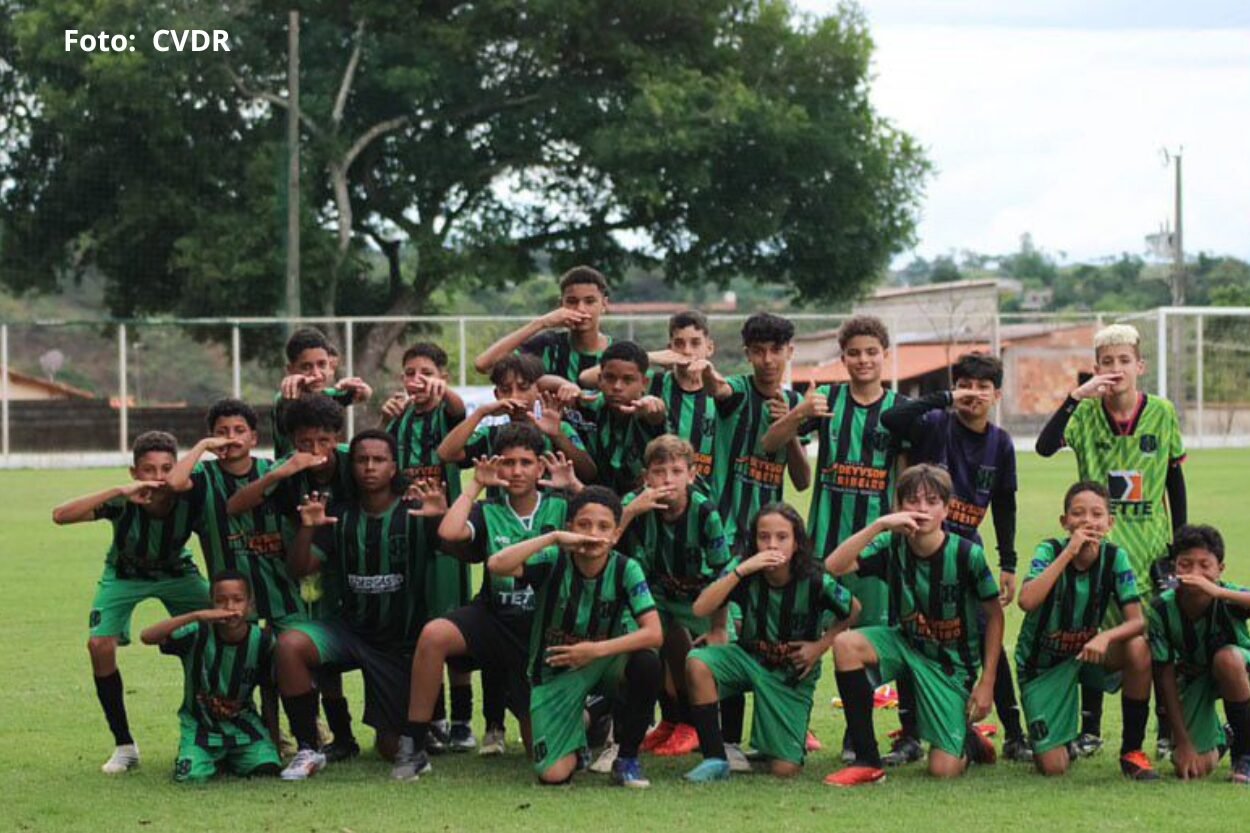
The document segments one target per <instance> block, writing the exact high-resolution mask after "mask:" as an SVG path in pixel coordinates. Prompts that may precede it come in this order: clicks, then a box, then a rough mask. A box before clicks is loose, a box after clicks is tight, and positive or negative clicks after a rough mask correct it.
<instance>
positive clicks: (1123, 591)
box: [1016, 538, 1141, 680]
mask: <svg viewBox="0 0 1250 833" xmlns="http://www.w3.org/2000/svg"><path fill="white" fill-rule="evenodd" d="M1068 540H1069V539H1067V538H1064V539H1063V540H1059V539H1055V538H1052V539H1050V540H1048V541H1043V542H1042V543H1040V544H1038V545H1037V551H1036V552H1035V553H1034V554H1033V562H1032V564H1031V565H1030V567H1029V574H1028V576H1027V577H1026V578H1025V579H1024V583H1025V584H1028V583H1029V582H1030V581H1033V580H1034V579H1036V578H1037V577H1038V576H1040V575H1041V574H1042V573H1044V572H1045V571H1046V568H1047V567H1049V566H1050V565H1051V564H1053V563H1054V562H1055V559H1057V558H1058V557H1059V554H1060V553H1062V552H1063V550H1064V548H1065V547H1067V546H1068ZM1113 599H1114V600H1115V602H1116V604H1118V605H1119V606H1120V607H1121V608H1123V607H1124V606H1125V605H1129V604H1132V603H1133V602H1138V601H1140V600H1141V597H1140V595H1139V594H1138V592H1137V579H1136V577H1135V576H1134V575H1133V565H1132V564H1130V563H1129V558H1128V552H1127V551H1126V550H1124V549H1123V548H1122V547H1117V546H1116V545H1115V544H1112V543H1110V542H1108V541H1103V542H1102V545H1101V546H1100V547H1099V550H1098V558H1097V559H1095V560H1094V562H1093V563H1092V564H1090V566H1089V567H1088V568H1087V569H1085V570H1081V569H1078V568H1077V566H1076V561H1075V559H1074V560H1072V561H1070V562H1068V566H1067V567H1066V568H1065V569H1064V571H1063V573H1062V574H1061V575H1060V576H1059V578H1058V579H1057V580H1056V581H1055V586H1054V587H1052V588H1051V590H1050V595H1048V596H1047V597H1046V600H1045V601H1044V602H1042V604H1041V606H1040V607H1038V608H1036V609H1034V610H1033V611H1031V612H1029V613H1026V614H1025V616H1024V623H1023V624H1022V625H1021V626H1020V635H1019V637H1017V639H1016V668H1017V669H1018V670H1019V673H1020V679H1021V680H1029V679H1032V678H1033V677H1035V676H1037V675H1038V674H1040V673H1041V672H1043V671H1046V670H1047V669H1050V668H1054V667H1055V666H1056V665H1059V664H1060V663H1062V662H1064V661H1066V660H1068V659H1071V658H1072V657H1075V656H1076V655H1077V654H1079V653H1080V652H1081V649H1082V648H1084V647H1085V643H1087V642H1089V641H1090V640H1091V639H1093V638H1094V637H1095V636H1097V635H1098V631H1099V629H1100V626H1101V624H1102V621H1103V617H1104V616H1105V615H1106V613H1107V608H1108V607H1110V605H1111V601H1112V600H1113Z"/></svg>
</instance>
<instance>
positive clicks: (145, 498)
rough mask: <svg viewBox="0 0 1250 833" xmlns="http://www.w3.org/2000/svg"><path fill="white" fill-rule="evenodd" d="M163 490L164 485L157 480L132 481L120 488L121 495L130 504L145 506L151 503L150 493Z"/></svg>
mask: <svg viewBox="0 0 1250 833" xmlns="http://www.w3.org/2000/svg"><path fill="white" fill-rule="evenodd" d="M163 488H165V484H164V483H162V482H161V481H159V480H132V481H131V482H129V483H127V484H126V485H125V486H122V488H121V493H122V497H124V498H125V499H126V500H128V501H130V502H131V503H134V504H137V505H139V506H145V505H147V504H149V503H151V502H152V493H153V492H156V491H159V490H160V489H163Z"/></svg>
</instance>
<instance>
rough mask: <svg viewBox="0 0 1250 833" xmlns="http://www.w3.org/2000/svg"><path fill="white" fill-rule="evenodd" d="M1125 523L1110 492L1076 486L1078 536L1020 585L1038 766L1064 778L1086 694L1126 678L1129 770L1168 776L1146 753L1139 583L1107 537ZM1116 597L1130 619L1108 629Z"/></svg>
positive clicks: (1125, 760)
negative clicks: (1115, 512) (1104, 626)
mask: <svg viewBox="0 0 1250 833" xmlns="http://www.w3.org/2000/svg"><path fill="white" fill-rule="evenodd" d="M1114 522H1115V517H1114V516H1113V515H1112V514H1111V499H1110V496H1109V495H1108V493H1107V487H1106V486H1103V485H1102V484H1101V483H1097V482H1095V481H1090V480H1083V481H1081V482H1079V483H1076V484H1074V485H1073V486H1072V487H1071V488H1069V489H1068V493H1067V494H1066V495H1064V499H1063V515H1061V516H1060V517H1059V523H1060V525H1061V526H1062V527H1063V528H1064V530H1065V531H1066V532H1067V533H1068V537H1067V538H1066V539H1063V540H1059V539H1056V538H1052V539H1050V540H1047V541H1043V542H1042V543H1041V544H1039V545H1038V547H1037V551H1036V553H1035V554H1034V555H1033V563H1032V565H1031V566H1030V567H1029V574H1028V576H1027V577H1026V578H1025V579H1024V585H1023V586H1022V587H1021V588H1020V607H1021V609H1023V610H1024V611H1025V613H1026V616H1025V617H1024V624H1023V625H1021V627H1020V636H1019V638H1018V639H1017V640H1016V667H1017V668H1019V669H1020V694H1021V699H1022V700H1023V701H1024V714H1025V719H1026V720H1027V721H1028V726H1029V741H1030V742H1031V743H1032V746H1033V754H1034V763H1035V764H1036V765H1037V768H1038V770H1040V771H1041V772H1042V773H1043V774H1045V775H1062V774H1063V773H1065V772H1067V770H1068V765H1069V763H1070V762H1071V760H1072V758H1073V757H1075V749H1071V750H1070V749H1069V747H1070V745H1072V744H1073V743H1074V742H1075V741H1076V739H1077V737H1078V736H1079V734H1080V722H1079V721H1080V715H1081V705H1080V699H1081V698H1080V691H1081V688H1082V687H1084V686H1097V687H1098V689H1099V690H1100V691H1105V690H1111V691H1114V690H1115V688H1116V687H1117V685H1118V684H1119V683H1120V680H1116V679H1115V677H1114V676H1112V675H1113V674H1115V672H1119V673H1120V674H1121V675H1122V682H1123V686H1124V694H1123V695H1122V700H1121V703H1122V707H1123V709H1124V738H1123V741H1122V742H1121V746H1120V771H1121V772H1123V773H1124V774H1125V775H1126V776H1127V777H1129V778H1131V779H1132V780H1134V781H1155V780H1158V778H1159V776H1158V774H1157V773H1156V772H1155V771H1154V768H1153V767H1152V766H1151V765H1150V759H1149V758H1147V757H1146V755H1145V753H1144V752H1142V741H1143V740H1144V739H1145V737H1146V721H1147V719H1148V718H1149V717H1150V649H1149V648H1148V647H1147V645H1146V640H1145V638H1144V636H1143V634H1144V633H1145V630H1146V620H1145V618H1144V617H1143V616H1142V609H1141V599H1140V596H1138V591H1137V578H1136V576H1134V574H1133V565H1132V563H1131V562H1130V561H1129V555H1128V552H1127V551H1126V550H1125V549H1124V548H1123V547H1118V546H1116V545H1115V544H1113V543H1111V542H1110V541H1108V540H1107V535H1108V533H1109V532H1110V531H1111V527H1112V525H1113V523H1114ZM1112 599H1114V600H1115V602H1116V605H1117V606H1118V607H1119V609H1120V612H1121V614H1122V621H1121V623H1120V624H1119V625H1116V626H1115V627H1112V628H1108V629H1106V630H1100V628H1101V627H1102V623H1103V622H1104V621H1105V619H1106V614H1107V608H1108V607H1109V606H1110V605H1111V601H1112Z"/></svg>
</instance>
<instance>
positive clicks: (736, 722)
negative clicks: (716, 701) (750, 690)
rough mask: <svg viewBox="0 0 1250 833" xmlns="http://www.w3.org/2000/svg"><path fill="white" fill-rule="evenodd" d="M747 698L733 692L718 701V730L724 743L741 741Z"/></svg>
mask: <svg viewBox="0 0 1250 833" xmlns="http://www.w3.org/2000/svg"><path fill="white" fill-rule="evenodd" d="M746 713H747V698H746V695H745V694H735V695H734V696H733V697H726V698H725V699H724V700H721V701H720V731H721V737H723V738H724V739H725V743H735V744H736V743H742V724H743V723H744V722H745V721H746Z"/></svg>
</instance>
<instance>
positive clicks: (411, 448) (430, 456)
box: [386, 400, 472, 506]
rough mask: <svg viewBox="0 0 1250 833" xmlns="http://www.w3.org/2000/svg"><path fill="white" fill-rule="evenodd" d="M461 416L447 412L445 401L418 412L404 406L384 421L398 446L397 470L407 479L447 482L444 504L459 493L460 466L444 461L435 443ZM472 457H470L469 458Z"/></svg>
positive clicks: (439, 440)
mask: <svg viewBox="0 0 1250 833" xmlns="http://www.w3.org/2000/svg"><path fill="white" fill-rule="evenodd" d="M463 420H464V417H463V416H459V417H453V416H452V415H451V414H449V413H448V412H447V401H446V400H444V401H442V402H440V403H439V404H438V406H437V407H436V408H434V409H433V410H431V411H427V412H426V413H423V414H419V413H417V412H416V410H414V409H413V408H407V409H406V410H405V411H404V412H403V413H402V414H400V415H399V416H398V417H396V418H395V419H392V420H391V421H390V422H389V423H387V425H386V432H387V433H388V434H390V435H391V436H392V437H394V438H395V443H396V445H398V446H399V470H400V472H401V473H402V474H403V475H404V476H405V477H407V478H408V479H409V480H413V481H415V480H441V481H442V482H443V483H444V484H445V485H446V486H447V505H448V506H450V505H451V504H452V503H454V502H455V500H456V498H458V497H460V467H459V466H458V465H456V464H455V463H444V462H443V461H442V459H441V458H440V457H439V456H438V446H439V443H441V442H442V441H443V440H444V439H446V437H447V435H448V434H449V433H450V432H451V430H452V429H453V428H455V427H456V426H457V425H459V424H460V423H461V422H462V421H463ZM470 459H472V458H470Z"/></svg>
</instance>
